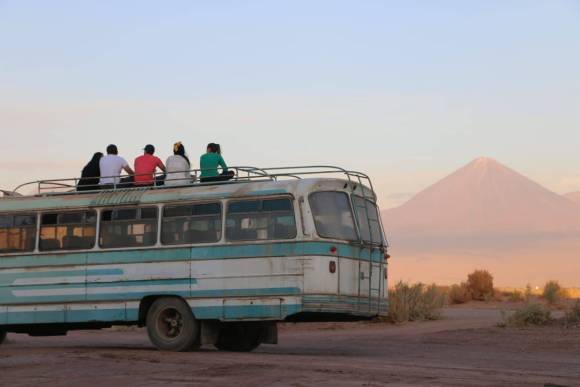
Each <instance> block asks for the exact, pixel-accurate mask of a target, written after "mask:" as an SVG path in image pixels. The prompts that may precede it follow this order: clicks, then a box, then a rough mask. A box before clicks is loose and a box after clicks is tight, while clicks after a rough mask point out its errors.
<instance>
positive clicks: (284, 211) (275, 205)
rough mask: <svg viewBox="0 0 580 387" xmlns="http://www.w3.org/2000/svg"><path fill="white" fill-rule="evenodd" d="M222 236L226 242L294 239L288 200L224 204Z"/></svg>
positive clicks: (246, 201)
mask: <svg viewBox="0 0 580 387" xmlns="http://www.w3.org/2000/svg"><path fill="white" fill-rule="evenodd" d="M226 236H227V239H228V240H230V241H249V240H268V239H293V238H296V220H295V219H294V208H293V206H292V202H291V200H290V199H289V198H283V199H262V200H244V201H238V202H230V203H229V204H228V216H227V222H226Z"/></svg>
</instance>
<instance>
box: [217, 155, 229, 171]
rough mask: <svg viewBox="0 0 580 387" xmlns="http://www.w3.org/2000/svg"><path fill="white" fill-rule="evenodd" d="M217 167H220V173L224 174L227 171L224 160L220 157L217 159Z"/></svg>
mask: <svg viewBox="0 0 580 387" xmlns="http://www.w3.org/2000/svg"><path fill="white" fill-rule="evenodd" d="M218 165H219V166H220V167H222V173H226V172H227V171H228V166H227V164H226V161H225V160H224V158H223V157H222V156H221V155H220V157H219V159H218Z"/></svg>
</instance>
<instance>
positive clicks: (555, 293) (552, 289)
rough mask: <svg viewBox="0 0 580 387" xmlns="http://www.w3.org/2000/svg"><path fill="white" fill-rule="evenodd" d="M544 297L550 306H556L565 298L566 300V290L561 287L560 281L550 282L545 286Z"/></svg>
mask: <svg viewBox="0 0 580 387" xmlns="http://www.w3.org/2000/svg"><path fill="white" fill-rule="evenodd" d="M542 297H544V299H545V300H546V301H547V302H548V304H550V305H556V304H557V303H559V302H560V301H561V300H562V299H563V298H566V290H565V289H563V288H562V287H561V286H560V283H559V282H558V281H548V282H546V285H544V291H543V293H542Z"/></svg>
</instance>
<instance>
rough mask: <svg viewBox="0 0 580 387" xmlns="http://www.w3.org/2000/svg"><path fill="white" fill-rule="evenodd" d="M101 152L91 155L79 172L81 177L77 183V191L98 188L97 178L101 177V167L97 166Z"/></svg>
mask: <svg viewBox="0 0 580 387" xmlns="http://www.w3.org/2000/svg"><path fill="white" fill-rule="evenodd" d="M102 157H103V154H102V153H101V152H97V153H95V154H94V155H93V158H92V159H91V161H89V163H88V164H87V165H85V167H84V168H83V171H82V172H81V178H80V180H79V183H78V185H77V191H91V190H98V189H99V179H100V178H101V167H100V166H99V162H100V161H101V158H102Z"/></svg>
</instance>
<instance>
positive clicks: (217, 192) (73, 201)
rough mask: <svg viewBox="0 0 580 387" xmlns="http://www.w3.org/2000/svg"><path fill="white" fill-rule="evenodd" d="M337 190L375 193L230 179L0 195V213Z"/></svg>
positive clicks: (337, 183) (331, 184)
mask: <svg viewBox="0 0 580 387" xmlns="http://www.w3.org/2000/svg"><path fill="white" fill-rule="evenodd" d="M337 190H338V191H347V192H353V193H355V194H359V195H360V196H365V197H368V198H369V199H371V200H373V201H376V195H375V194H374V192H373V191H372V189H371V188H369V187H366V186H364V185H362V184H360V183H359V182H354V181H352V180H350V181H349V180H347V179H337V178H305V179H292V180H265V181H232V182H228V183H220V184H194V185H189V186H180V187H147V188H125V189H115V190H104V191H87V192H74V193H73V192H69V193H59V194H54V193H47V194H40V195H34V196H7V197H6V196H5V197H2V198H0V212H3V213H6V212H16V211H33V210H48V209H67V208H70V209H72V208H87V207H108V206H122V205H138V204H156V203H169V202H180V201H202V200H212V199H214V200H217V199H228V198H247V197H252V196H267V195H279V194H292V195H294V196H302V195H308V194H309V193H310V192H314V191H337Z"/></svg>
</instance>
